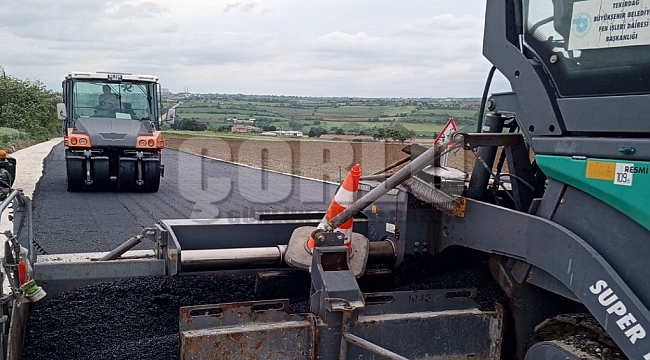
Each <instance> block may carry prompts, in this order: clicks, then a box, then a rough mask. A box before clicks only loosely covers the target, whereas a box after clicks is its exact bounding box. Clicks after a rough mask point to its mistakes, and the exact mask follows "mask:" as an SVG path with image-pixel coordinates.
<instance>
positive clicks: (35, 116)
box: [0, 66, 63, 148]
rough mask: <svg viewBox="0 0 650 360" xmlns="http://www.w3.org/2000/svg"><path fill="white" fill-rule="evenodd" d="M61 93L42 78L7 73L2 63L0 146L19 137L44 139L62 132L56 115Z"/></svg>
mask: <svg viewBox="0 0 650 360" xmlns="http://www.w3.org/2000/svg"><path fill="white" fill-rule="evenodd" d="M62 101H63V100H62V97H61V95H60V94H58V93H55V92H53V91H51V90H48V89H46V88H45V86H44V84H43V83H41V82H40V81H37V80H36V81H31V80H22V79H18V78H15V77H13V76H10V75H7V74H6V73H5V70H4V68H3V67H1V66H0V128H5V129H6V130H7V129H13V130H15V131H9V132H7V131H4V132H2V133H0V146H2V147H3V148H6V147H7V146H10V147H11V146H12V143H13V142H16V141H27V142H32V143H36V142H41V141H45V140H47V139H49V138H50V137H56V136H62V135H63V125H62V123H61V120H59V119H58V118H57V116H56V104H57V102H62Z"/></svg>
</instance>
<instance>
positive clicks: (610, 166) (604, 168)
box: [585, 161, 616, 181]
mask: <svg viewBox="0 0 650 360" xmlns="http://www.w3.org/2000/svg"><path fill="white" fill-rule="evenodd" d="M615 174H616V163H613V162H605V161H587V171H586V172H585V177H586V178H588V179H598V180H611V181H613V180H614V176H615Z"/></svg>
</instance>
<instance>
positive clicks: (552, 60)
mask: <svg viewBox="0 0 650 360" xmlns="http://www.w3.org/2000/svg"><path fill="white" fill-rule="evenodd" d="M557 59H558V58H557V55H551V58H550V59H549V61H550V62H551V64H555V63H556V62H557Z"/></svg>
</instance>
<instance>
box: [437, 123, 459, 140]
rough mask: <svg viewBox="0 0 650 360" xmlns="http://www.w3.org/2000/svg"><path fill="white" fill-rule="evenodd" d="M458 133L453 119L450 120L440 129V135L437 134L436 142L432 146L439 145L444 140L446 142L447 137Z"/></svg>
mask: <svg viewBox="0 0 650 360" xmlns="http://www.w3.org/2000/svg"><path fill="white" fill-rule="evenodd" d="M456 131H458V127H457V126H456V122H455V121H454V118H450V119H449V121H447V125H445V127H444V128H443V129H442V131H441V132H440V134H438V137H437V138H436V141H435V142H434V144H436V145H440V144H442V143H443V142H445V140H447V137H448V136H449V135H451V134H452V133H454V132H456Z"/></svg>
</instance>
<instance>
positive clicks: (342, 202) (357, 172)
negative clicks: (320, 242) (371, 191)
mask: <svg viewBox="0 0 650 360" xmlns="http://www.w3.org/2000/svg"><path fill="white" fill-rule="evenodd" d="M360 178H361V167H360V166H359V164H356V165H355V166H354V167H353V168H352V169H351V170H350V172H348V175H347V176H346V177H345V180H344V181H343V184H342V185H341V187H340V188H339V190H338V191H337V192H336V194H335V195H334V199H332V202H331V203H330V206H329V208H328V209H327V212H326V213H325V216H324V217H323V220H321V222H320V224H319V225H318V228H321V229H322V228H323V227H324V226H325V225H326V224H327V223H328V222H329V221H330V220H332V219H333V218H334V217H335V216H336V215H338V214H340V213H342V212H343V211H344V210H345V209H347V207H348V206H350V205H351V204H352V203H353V202H355V201H356V200H357V190H358V189H359V179H360ZM353 222H354V219H349V220H347V221H346V222H344V223H343V224H341V226H340V227H338V228H336V229H334V231H340V232H342V233H343V234H344V235H345V241H344V243H343V244H344V245H345V246H347V247H348V249H349V251H350V252H352V225H353ZM314 246H315V241H314V239H313V238H312V237H311V236H310V237H309V240H307V249H309V252H311V251H312V250H313V249H314Z"/></svg>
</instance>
